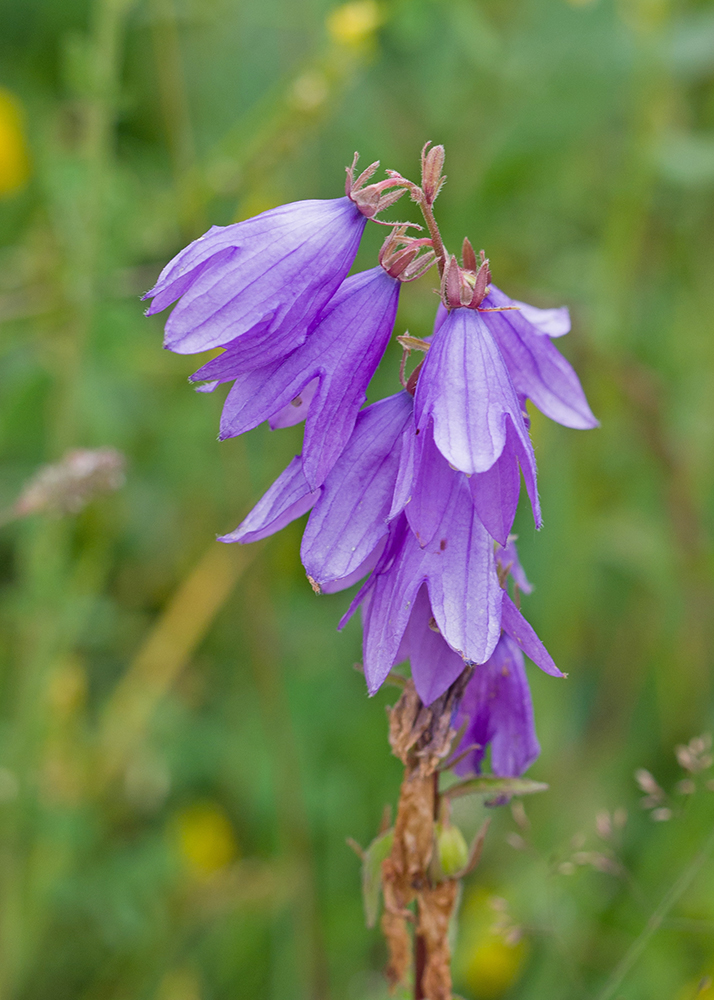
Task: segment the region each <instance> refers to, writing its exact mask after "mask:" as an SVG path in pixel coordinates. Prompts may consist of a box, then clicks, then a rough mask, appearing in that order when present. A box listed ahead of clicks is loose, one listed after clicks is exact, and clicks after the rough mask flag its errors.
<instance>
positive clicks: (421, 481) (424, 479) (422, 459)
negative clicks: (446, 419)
mask: <svg viewBox="0 0 714 1000" xmlns="http://www.w3.org/2000/svg"><path fill="white" fill-rule="evenodd" d="M416 440H417V442H418V443H417V446H416V447H417V453H418V459H417V462H416V464H415V472H414V479H413V482H412V486H411V489H410V500H409V503H407V505H406V507H405V511H406V515H407V520H408V521H409V526H410V527H411V529H412V531H413V532H414V534H415V535H416V536H417V539H418V541H419V544H420V545H421V547H422V548H423V547H424V546H425V545H428V544H429V543H430V542H431V541H432V539H433V538H434V535H435V534H436V533H437V531H438V530H439V528H440V527H441V524H442V521H443V518H444V513H445V511H446V509H447V507H448V506H449V501H450V499H451V491H452V490H453V489H455V488H456V485H457V481H458V473H456V472H454V470H453V469H451V468H449V463H448V462H447V461H446V459H445V458H444V456H443V455H442V454H441V452H440V451H439V449H438V448H437V447H436V444H435V442H434V433H433V424H432V423H431V422H429V423H428V424H427V426H426V427H425V428H424V430H423V431H422V432H421V434H420V435H419V437H418V438H417V439H416Z"/></svg>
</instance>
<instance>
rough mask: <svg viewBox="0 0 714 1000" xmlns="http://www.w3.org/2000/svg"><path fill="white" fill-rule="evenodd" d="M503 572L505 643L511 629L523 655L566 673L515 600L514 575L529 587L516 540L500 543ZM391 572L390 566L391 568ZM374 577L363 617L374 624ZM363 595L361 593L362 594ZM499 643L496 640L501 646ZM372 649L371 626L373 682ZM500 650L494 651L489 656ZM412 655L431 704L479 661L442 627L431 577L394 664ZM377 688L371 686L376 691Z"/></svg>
mask: <svg viewBox="0 0 714 1000" xmlns="http://www.w3.org/2000/svg"><path fill="white" fill-rule="evenodd" d="M501 558H506V559H507V562H505V564H504V563H502V562H501ZM496 560H497V577H498V580H499V584H500V586H501V587H502V588H504V589H502V605H501V609H500V611H501V614H500V627H501V630H502V634H501V633H499V634H500V635H501V638H500V639H499V640H498V642H499V644H500V643H501V642H502V641H503V636H504V635H507V636H508V638H509V642H510V644H511V646H512V647H513V648H514V649H515V650H516V652H517V653H518V654H519V655H520V654H521V653H525V654H526V655H527V656H528V657H529V658H530V659H532V660H533V662H534V663H535V664H536V665H537V666H538V667H540V668H541V670H543V671H544V672H545V673H547V674H550V675H551V676H553V677H562V676H563V675H562V674H561V672H560V670H558V668H557V667H556V665H555V663H554V662H553V659H552V657H551V656H550V654H549V653H548V651H547V649H546V648H545V646H544V645H543V643H542V642H541V641H540V639H539V638H538V636H537V635H536V633H535V632H534V630H533V628H532V626H531V625H530V624H529V623H528V622H527V621H526V619H525V618H524V617H523V615H522V614H521V612H520V611H519V609H518V608H517V607H516V605H515V604H514V603H513V601H512V600H511V597H510V596H509V594H508V593H507V591H506V590H505V587H506V583H507V579H508V577H509V575H512V576H513V577H514V582H515V578H516V577H519V578H520V580H521V583H523V584H524V586H523V587H519V589H521V590H522V591H523V592H528V589H529V584H528V581H527V580H526V579H525V575H524V574H523V570H522V569H521V566H520V563H519V562H518V556H517V554H516V552H515V545H514V543H513V540H511V541H510V542H509V545H508V546H507V547H506V548H504V549H500V548H499V550H498V552H497V555H496ZM380 569H381V566H379V565H378V566H377V570H376V573H379V572H380ZM387 572H389V570H388V571H387ZM369 582H370V581H368V583H367V585H365V588H363V589H364V590H365V591H367V596H366V598H365V601H364V604H363V621H364V623H365V629H366V628H367V627H368V625H370V624H371V616H372V614H373V613H374V608H373V607H372V601H373V599H374V595H373V594H372V593H371V592H369ZM358 598H359V595H358ZM497 648H498V646H496V649H497ZM369 653H370V650H369V648H368V640H367V632H366V631H365V644H364V666H365V674H367V679H368V684H369V682H370V675H371V671H370V669H369V667H370V661H369V659H368V657H369ZM493 655H495V653H493V652H492V653H491V654H490V656H489V659H490V658H492V656H493ZM406 659H408V660H409V661H410V664H411V672H412V678H413V680H414V686H415V687H416V690H417V694H418V695H419V697H420V698H421V700H422V701H423V702H424V704H425V705H430V704H431V702H432V701H434V700H435V699H436V698H438V697H440V696H441V695H442V694H443V693H444V692H445V691H446V690H447V688H448V687H450V685H451V684H453V682H454V681H455V680H456V678H457V677H458V676H459V675H460V674H461V672H462V670H463V669H464V666H465V663H474V662H476V663H479V661H474V660H471V659H469V658H468V657H464V656H462V655H461V654H460V653H459V652H458V651H455V650H454V649H453V648H452V646H451V645H450V644H449V642H448V641H447V638H446V636H445V635H444V634H442V631H441V629H440V627H439V622H438V619H437V615H436V614H435V613H434V609H433V606H432V603H431V599H430V596H429V587H428V585H427V584H426V583H422V584H421V585H420V586H419V589H418V591H417V592H416V596H415V598H414V599H413V601H411V602H410V605H409V613H408V621H407V624H406V627H405V628H404V632H403V633H402V635H401V642H400V643H399V646H398V648H397V651H396V653H395V656H394V661H393V663H392V666H394V665H396V664H397V663H401V662H402V661H403V660H406ZM481 671H482V667H481V666H480V665H479V666H477V667H476V673H477V674H479V676H483V675H482V673H480V672H481ZM371 690H372V689H371V688H370V691H371Z"/></svg>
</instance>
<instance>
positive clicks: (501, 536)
mask: <svg viewBox="0 0 714 1000" xmlns="http://www.w3.org/2000/svg"><path fill="white" fill-rule="evenodd" d="M509 424H510V421H509ZM514 436H515V435H514ZM469 489H470V490H471V499H472V500H473V502H474V507H475V508H476V513H477V514H478V516H479V518H480V520H481V523H482V524H483V526H484V528H485V529H486V531H488V533H489V535H490V536H491V538H495V539H496V541H497V542H500V543H501V545H505V544H506V543H507V541H508V536H509V534H510V533H511V528H512V527H513V521H514V519H515V516H516V509H517V507H518V495H519V493H520V491H521V474H520V471H519V469H518V459H517V458H516V455H515V453H514V451H513V448H512V447H509V442H508V441H507V443H506V447H505V448H504V449H503V451H502V453H501V457H500V458H499V459H498V461H496V462H494V464H493V465H492V466H491V468H490V469H488V470H487V471H486V472H479V473H478V474H477V475H475V476H471V478H470V479H469Z"/></svg>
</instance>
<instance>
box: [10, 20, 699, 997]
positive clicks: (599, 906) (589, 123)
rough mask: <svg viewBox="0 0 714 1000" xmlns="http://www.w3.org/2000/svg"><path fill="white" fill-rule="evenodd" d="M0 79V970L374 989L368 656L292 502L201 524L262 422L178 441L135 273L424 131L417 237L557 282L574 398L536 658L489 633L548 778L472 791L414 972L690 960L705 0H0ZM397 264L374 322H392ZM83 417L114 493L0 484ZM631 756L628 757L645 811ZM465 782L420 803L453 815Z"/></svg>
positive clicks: (695, 951)
mask: <svg viewBox="0 0 714 1000" xmlns="http://www.w3.org/2000/svg"><path fill="white" fill-rule="evenodd" d="M0 84H1V85H2V87H3V88H4V89H2V90H0V191H1V193H2V197H1V198H0V320H1V321H2V337H1V340H0V355H1V362H0V386H1V396H0V414H1V421H0V462H1V463H2V473H1V477H0V480H1V481H0V509H3V510H5V511H6V512H7V513H6V514H5V515H4V517H3V520H4V522H5V523H4V524H3V526H2V527H1V528H0V586H1V588H2V590H1V598H2V603H1V607H0V629H1V630H2V643H1V644H0V1000H50V998H51V1000H70V998H71V1000H75V998H76V1000H80V998H81V1000H100V998H101V1000H130V998H131V1000H143V998H146V1000H153V998H156V1000H229V998H230V1000H244V998H245V1000H254V998H255V1000H258V998H260V1000H328V998H331V1000H381V998H384V997H386V991H385V988H384V986H383V985H382V981H381V976H380V971H379V970H380V969H381V967H382V965H383V963H384V959H385V954H384V949H383V945H382V943H381V941H380V936H379V932H378V931H377V930H367V929H365V927H364V922H363V915H362V910H361V901H360V895H359V891H360V890H359V867H358V862H357V859H356V858H355V857H354V855H353V854H352V853H351V852H350V851H349V849H348V848H347V847H346V846H345V837H347V836H352V837H354V838H356V839H357V840H358V841H361V842H362V843H367V842H368V841H369V840H370V839H371V837H373V836H374V834H375V832H376V830H377V827H378V824H379V817H380V815H381V812H382V808H383V806H384V804H385V802H395V801H396V796H397V791H398V785H399V777H400V772H399V766H398V763H397V762H396V761H395V760H394V759H393V758H391V757H390V756H389V752H388V746H387V741H386V718H385V714H384V707H385V705H387V704H390V703H392V702H393V701H394V700H395V698H396V693H395V692H394V689H389V690H386V689H385V690H383V691H382V692H380V693H379V694H378V695H377V696H376V697H375V698H374V699H372V700H370V699H368V698H367V696H366V693H365V689H364V683H363V679H362V678H361V677H360V675H359V674H358V672H356V671H355V670H353V669H352V665H353V663H354V662H355V661H357V660H358V659H359V658H360V634H359V627H358V625H357V623H356V622H352V623H351V625H350V626H349V627H348V628H347V629H346V631H345V632H344V633H343V634H341V635H338V634H337V633H336V631H335V626H336V623H337V621H338V619H339V616H340V614H341V613H342V611H343V610H344V608H345V607H346V605H347V603H348V600H349V594H340V595H336V596H332V597H322V598H320V599H318V598H315V597H314V595H313V594H312V591H311V590H310V587H309V586H308V584H307V582H306V580H305V578H304V575H303V573H302V570H301V567H300V563H299V558H298V546H299V537H300V525H299V524H296V525H293V526H292V527H291V528H289V529H288V530H286V531H284V532H283V533H282V534H281V535H280V536H278V537H276V538H273V539H271V540H270V541H269V542H267V543H262V544H259V545H256V546H254V547H249V548H246V549H243V548H240V547H224V546H220V545H218V544H217V543H216V542H215V540H214V539H215V535H216V534H218V533H220V532H224V531H226V530H230V529H232V528H233V527H235V525H236V524H237V523H238V521H239V520H240V519H241V518H242V517H243V516H244V514H245V513H246V512H247V510H248V509H249V508H250V506H251V505H252V504H253V503H254V502H255V500H256V499H257V498H258V497H259V496H260V494H261V493H262V491H263V490H264V489H265V488H266V487H267V485H268V484H269V483H270V482H271V481H272V479H273V478H274V476H275V475H276V474H277V473H278V472H279V471H280V470H281V469H282V468H283V466H284V465H285V464H286V462H287V461H288V460H289V458H290V457H292V455H293V454H295V451H296V450H298V449H299V442H300V437H301V429H300V428H293V429H290V430H287V431H280V432H277V433H270V432H269V431H268V430H267V429H266V428H265V427H261V428H259V429H258V430H256V431H254V432H253V433H251V434H250V435H248V436H247V437H245V438H242V439H240V440H237V441H228V442H225V443H222V444H218V443H217V442H216V433H217V426H218V417H219V412H220V406H221V400H220V399H219V398H218V396H219V395H222V394H220V393H216V394H215V398H214V397H213V396H202V395H197V394H196V393H194V392H193V391H192V390H191V389H190V388H189V386H188V385H187V382H186V377H187V375H188V374H190V373H191V372H192V371H193V370H194V369H195V368H196V367H197V365H198V362H197V360H196V359H194V358H184V357H179V356H174V355H171V354H168V353H166V352H164V351H162V349H161V334H162V317H154V318H152V319H151V320H147V319H145V318H144V317H143V309H142V305H141V303H140V301H139V296H140V294H141V293H143V292H144V291H145V290H146V289H147V288H149V287H150V286H151V284H152V283H153V280H154V278H155V276H156V275H157V273H158V271H159V270H160V268H161V267H162V266H163V264H164V263H165V262H166V261H167V260H168V259H169V258H170V257H171V256H172V255H173V254H174V253H176V252H177V251H178V250H179V249H180V248H181V247H182V246H183V245H184V244H185V243H186V242H188V241H189V240H190V239H193V238H194V237H196V236H197V235H199V234H200V233H201V232H203V231H204V230H205V229H206V228H207V227H208V225H209V224H213V223H218V224H226V223H228V222H230V221H235V220H237V219H241V218H245V217H247V216H249V215H252V214H254V213H255V212H258V211H261V210H263V209H265V208H269V207H272V206H274V205H276V204H279V203H281V202H284V201H290V200H295V199H300V198H306V197H307V198H310V197H333V196H339V195H340V193H341V191H342V185H343V179H344V166H345V165H346V164H347V163H349V162H350V160H351V157H352V153H353V151H354V150H355V149H358V150H359V151H360V152H361V154H362V163H363V164H366V163H369V162H370V161H371V160H372V159H376V158H380V159H381V161H382V164H383V166H390V167H393V168H395V169H398V170H400V171H402V172H404V173H405V174H407V175H408V176H412V177H415V175H416V173H417V163H418V155H419V150H420V148H421V146H422V144H423V142H424V141H425V140H427V139H431V140H433V141H435V142H443V143H444V144H445V145H446V149H447V173H448V175H449V182H448V184H447V186H446V188H445V189H444V192H443V194H442V196H441V198H440V201H439V203H438V206H437V208H438V210H439V218H440V220H441V223H442V228H443V233H444V236H445V239H446V242H447V245H448V246H450V247H451V248H452V249H456V248H458V246H460V243H461V240H462V238H463V236H464V235H466V234H468V235H469V236H470V237H471V239H472V240H473V242H474V244H475V245H476V247H477V248H480V247H482V246H483V247H484V248H485V249H486V252H487V253H488V255H489V257H490V258H491V261H492V267H493V272H494V276H495V279H496V281H497V282H498V283H499V285H501V286H502V287H503V288H505V289H506V290H507V291H508V292H509V293H510V294H512V295H513V296H515V297H517V298H519V299H523V300H526V301H529V302H533V303H535V304H538V305H543V306H546V305H559V304H562V303H567V304H569V306H570V307H571V311H572V315H573V320H574V323H573V333H572V334H571V335H570V336H569V337H568V338H566V340H565V341H560V342H559V346H561V347H562V349H563V351H564V352H565V353H566V354H567V356H568V357H569V358H570V359H571V360H572V361H573V363H574V364H575V365H576V367H577V369H578V371H579V373H580V375H581V377H582V380H583V383H584V385H585V388H586V391H587V392H588V395H589V398H590V401H591V404H592V406H593V409H594V411H595V412H596V414H597V415H598V417H599V418H600V420H601V421H602V427H601V429H599V430H596V431H591V432H575V431H571V430H567V429H565V428H562V427H560V426H557V425H555V424H552V423H550V422H548V421H547V420H545V419H544V418H542V417H541V416H540V415H538V414H534V419H533V438H534V443H535V446H536V453H537V458H538V462H539V470H540V488H541V496H542V502H543V510H544V516H545V528H544V529H543V531H542V532H540V533H539V534H538V535H537V536H536V534H535V532H534V530H533V527H532V520H531V516H530V514H529V513H528V511H527V510H525V509H522V510H521V511H520V512H519V520H518V522H517V526H518V528H519V533H520V539H521V541H520V545H521V557H522V560H523V563H524V565H525V567H526V570H527V572H528V574H529V576H530V577H531V579H532V581H533V582H534V584H535V585H536V590H535V592H534V594H533V596H532V597H530V598H528V599H527V600H526V604H525V610H526V613H527V615H528V617H529V618H530V619H531V621H532V622H533V624H534V625H535V627H536V628H537V630H538V632H539V633H540V635H541V637H542V638H543V640H544V641H545V642H546V644H547V645H548V647H549V649H550V650H551V651H552V653H553V655H554V657H555V659H556V661H557V662H558V663H559V665H560V666H561V668H562V669H563V670H565V671H567V672H568V673H569V675H570V676H569V679H568V680H567V681H565V682H558V681H555V680H553V679H551V678H548V677H546V676H545V675H542V674H540V673H538V672H537V671H536V670H535V669H532V670H531V679H532V686H533V695H534V700H535V705H536V717H537V723H538V731H539V735H540V738H541V742H542V745H543V753H542V756H541V758H540V760H539V761H538V762H537V764H536V765H535V766H534V767H533V768H532V770H531V772H530V773H531V776H532V777H534V778H537V779H539V780H544V781H547V782H549V783H550V791H549V792H547V793H545V794H543V795H541V796H538V797H534V798H533V799H532V800H527V801H526V802H525V806H526V809H527V816H526V814H525V812H524V811H523V810H521V809H520V808H518V807H517V808H515V810H509V808H507V807H505V808H501V809H496V810H490V813H491V814H492V817H493V824H492V829H491V832H490V835H489V839H488V842H487V846H486V850H485V854H484V859H483V862H482V865H481V867H480V868H479V869H478V870H477V872H476V873H475V874H474V875H473V876H471V877H470V879H469V880H468V882H467V884H466V886H465V891H464V899H463V905H462V911H461V917H460V930H459V936H458V943H457V950H456V959H455V969H456V988H457V991H458V992H459V993H460V994H461V995H463V996H464V997H466V998H469V1000H490V998H497V997H513V998H515V997H518V998H522V1000H536V998H537V1000H544V998H546V997H547V998H548V1000H558V998H564V1000H565V998H568V1000H570V998H580V997H582V998H586V997H588V998H589V997H592V998H593V1000H596V998H598V997H602V998H603V1000H604V998H605V997H606V996H607V997H608V998H610V997H620V996H621V997H625V998H627V1000H640V998H642V1000H652V998H660V997H662V998H668V1000H669V998H671V1000H690V998H694V997H695V996H699V995H703V996H706V995H707V994H712V995H714V988H712V987H711V985H710V980H709V979H708V978H707V977H708V976H709V975H710V974H714V862H711V861H710V862H708V863H705V864H704V865H703V867H701V868H700V869H698V870H697V871H696V874H695V871H694V869H691V868H690V867H689V866H690V863H691V861H692V859H693V858H694V857H695V855H696V852H697V851H698V850H699V848H700V846H701V844H702V843H703V842H704V840H705V838H706V837H707V835H708V834H709V832H710V830H711V827H712V826H713V825H714V790H713V789H714V785H713V786H711V787H708V785H707V782H708V781H709V782H710V781H711V777H712V771H711V770H708V768H707V764H708V761H707V760H706V748H705V751H704V753H703V757H704V759H703V760H701V765H702V768H701V774H696V775H694V776H693V777H691V776H690V773H689V772H691V771H692V770H695V771H696V767H695V766H694V765H691V762H690V767H689V771H688V770H687V769H686V768H684V769H683V768H682V767H681V766H680V764H678V762H677V759H676V758H675V753H674V749H675V746H676V745H677V744H679V743H682V742H686V741H688V740H689V739H690V738H691V737H692V736H695V735H697V734H700V733H706V732H707V731H708V730H709V729H710V728H711V726H712V690H711V687H712V686H711V679H710V677H711V663H712V655H711V645H712V610H713V604H714V578H713V576H712V546H711V535H712V527H713V525H712V515H713V513H714V490H713V487H714V483H713V476H714V461H713V460H712V451H713V449H714V338H713V337H712V316H714V280H713V277H712V275H713V265H714V245H713V242H712V232H714V197H713V192H714V8H713V7H712V5H711V4H707V3H703V2H698V0H384V2H382V3H380V4H379V5H377V4H375V3H374V2H373V0H360V2H357V3H353V4H348V5H346V6H342V7H330V5H329V3H328V2H327V0H135V2H134V0H0ZM410 211H411V209H410V206H408V205H407V206H404V205H403V204H402V203H400V205H399V206H398V208H397V209H394V210H392V212H391V215H392V217H393V218H401V217H404V216H405V213H409V212H410ZM412 217H414V216H412ZM383 236H384V232H383V231H382V230H380V229H378V228H377V227H376V226H370V227H368V231H367V235H366V238H365V240H364V244H363V248H362V250H361V252H360V258H359V263H360V266H372V262H373V260H374V255H375V252H376V250H377V248H378V246H379V243H380V240H381V239H382V238H383ZM432 287H433V278H432V277H430V278H427V279H425V280H424V281H422V282H419V283H418V284H417V285H415V286H409V287H407V288H406V289H405V290H404V294H403V296H402V304H401V307H400V316H399V318H398V327H397V331H396V332H402V331H403V330H404V328H405V327H409V329H410V331H411V333H413V334H415V335H417V336H419V335H422V336H423V335H424V334H426V333H428V332H429V326H430V321H431V316H432V314H433V310H434V306H435V299H434V296H433V293H432V290H431V289H432ZM398 359H399V353H398V351H397V349H396V345H395V346H394V348H390V352H389V353H388V355H387V358H386V360H385V363H384V365H383V367H382V369H381V371H380V373H379V374H378V376H377V377H376V379H375V384H374V386H373V387H372V390H371V393H372V398H375V397H378V396H381V395H385V394H387V393H389V392H392V391H394V388H395V386H396V372H397V365H398ZM103 446H111V447H114V448H116V449H118V450H119V451H121V452H122V453H123V454H124V455H125V456H126V463H127V464H126V483H125V485H124V486H123V488H121V489H120V490H118V491H117V492H114V493H112V494H111V495H105V496H102V497H98V498H96V499H95V500H94V501H93V502H92V503H90V504H89V505H88V506H87V507H86V508H85V509H84V510H83V511H82V512H81V513H79V514H77V515H76V516H67V517H56V516H52V515H51V514H48V513H41V512H40V513H36V514H33V515H31V516H25V517H16V516H13V504H14V503H15V501H16V499H17V497H18V495H20V493H21V491H22V490H23V484H25V483H26V482H27V481H28V479H29V478H30V477H31V476H32V475H33V474H34V473H35V471H36V470H37V469H38V467H40V466H42V465H43V464H45V463H51V462H56V461H57V460H58V459H60V458H61V456H62V455H63V454H64V453H65V452H66V451H67V450H68V449H70V448H76V447H83V448H97V447H103ZM701 756H702V754H700V758H701ZM680 758H682V759H683V760H685V763H686V758H683V757H682V755H681V753H680ZM697 766H698V765H697ZM641 767H645V768H648V769H649V770H651V771H652V772H653V773H654V774H655V775H656V777H657V779H658V781H660V782H661V784H662V785H663V786H664V788H665V789H666V793H665V792H662V794H660V793H659V792H656V793H655V795H654V799H652V800H651V801H649V802H648V803H647V805H648V806H649V807H650V808H645V809H642V808H641V807H640V796H641V793H640V792H639V791H638V789H637V786H636V784H635V781H634V779H633V772H634V770H635V769H636V768H641ZM682 779H684V784H682ZM692 781H693V782H694V784H693V785H692ZM687 782H689V784H688V783H687ZM693 787H696V791H695V792H693V790H692V789H693ZM461 803H463V805H461ZM603 810H610V814H608V815H605V814H604V813H603ZM613 810H618V811H617V813H616V814H615V820H616V822H613V819H612V812H613ZM623 810H626V811H627V821H626V822H624V819H625V813H624V812H623ZM483 815H484V808H483V807H482V806H480V805H478V804H475V803H474V802H473V801H470V800H460V803H459V811H458V817H457V818H458V820H459V821H460V822H461V823H462V825H463V828H464V829H465V831H467V832H469V831H472V830H474V829H475V828H476V826H477V824H478V823H479V822H480V821H481V819H482V817H483ZM598 815H599V819H596V817H598ZM653 818H654V821H653ZM623 823H624V826H623ZM683 871H690V874H691V875H692V876H694V877H693V878H692V884H691V886H690V887H689V888H688V889H687V890H686V892H684V893H683V894H681V898H680V899H678V900H677V901H676V902H675V903H674V905H673V906H672V907H671V908H669V909H668V910H667V912H666V913H665V914H663V919H662V921H661V926H660V925H659V924H658V929H657V932H656V935H655V936H653V937H652V939H651V940H650V941H649V943H648V944H647V947H646V948H645V949H644V951H643V952H642V954H641V955H640V956H639V959H638V961H637V962H635V963H634V964H633V966H632V969H631V970H630V971H629V972H628V974H627V975H626V976H625V978H624V979H622V977H621V976H619V973H618V974H617V976H616V977H615V979H614V980H612V981H611V982H612V988H610V986H608V985H607V983H608V977H609V976H610V975H611V973H612V972H613V970H615V969H616V967H617V965H618V962H620V960H621V959H622V957H623V956H624V955H626V954H627V953H628V949H630V948H632V947H633V946H634V947H635V948H636V949H639V946H640V945H639V943H642V944H644V943H646V942H645V941H644V939H643V938H642V937H641V936H640V935H641V934H642V932H643V930H644V929H645V928H646V927H647V925H648V921H650V919H651V917H652V915H653V914H654V913H655V909H656V907H657V906H658V904H659V902H660V900H661V899H662V898H663V897H664V896H665V894H666V893H667V892H668V890H669V889H670V886H672V885H673V884H674V883H675V881H676V879H677V878H678V876H679V874H680V872H683ZM638 942H639V943H638ZM633 954H634V953H633ZM635 957H636V956H635ZM618 977H619V978H618ZM620 981H622V985H620ZM608 991H609V992H608Z"/></svg>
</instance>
